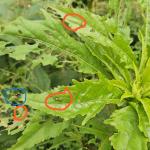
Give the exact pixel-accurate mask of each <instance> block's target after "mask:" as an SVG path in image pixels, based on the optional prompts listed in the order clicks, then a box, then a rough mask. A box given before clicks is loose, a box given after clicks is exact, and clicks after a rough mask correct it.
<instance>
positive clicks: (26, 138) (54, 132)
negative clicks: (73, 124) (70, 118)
mask: <svg viewBox="0 0 150 150" xmlns="http://www.w3.org/2000/svg"><path fill="white" fill-rule="evenodd" d="M67 127H68V123H67V122H63V123H53V122H52V121H50V120H47V121H46V122H44V123H41V124H40V123H38V122H33V123H32V122H30V123H29V124H28V126H27V128H26V129H25V130H24V132H23V135H22V136H21V137H20V138H19V139H18V141H17V143H16V144H15V145H13V146H12V147H11V148H10V149H9V150H20V149H26V148H28V149H29V148H32V147H33V146H34V145H35V144H38V143H40V142H43V141H44V140H47V139H49V138H54V137H56V136H58V135H59V134H61V132H62V131H63V130H64V129H65V128H67Z"/></svg>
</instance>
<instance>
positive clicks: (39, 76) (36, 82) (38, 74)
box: [27, 66, 50, 92]
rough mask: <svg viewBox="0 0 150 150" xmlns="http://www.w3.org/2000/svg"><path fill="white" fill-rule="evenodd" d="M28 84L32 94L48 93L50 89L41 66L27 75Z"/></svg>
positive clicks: (48, 80)
mask: <svg viewBox="0 0 150 150" xmlns="http://www.w3.org/2000/svg"><path fill="white" fill-rule="evenodd" d="M27 82H28V84H29V85H30V89H31V90H32V91H34V92H42V91H48V90H49V88H50V79H49V77H48V75H47V73H46V72H45V70H44V69H43V68H42V67H41V66H37V67H35V68H34V69H33V71H32V72H30V74H29V78H28V81H27Z"/></svg>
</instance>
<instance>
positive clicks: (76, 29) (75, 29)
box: [62, 13, 87, 32]
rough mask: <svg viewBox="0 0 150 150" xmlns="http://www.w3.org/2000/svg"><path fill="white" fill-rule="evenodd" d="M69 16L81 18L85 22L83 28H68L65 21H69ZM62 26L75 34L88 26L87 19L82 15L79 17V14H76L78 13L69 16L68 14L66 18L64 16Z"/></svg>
mask: <svg viewBox="0 0 150 150" xmlns="http://www.w3.org/2000/svg"><path fill="white" fill-rule="evenodd" d="M69 16H73V17H74V16H77V17H78V18H80V19H81V20H83V22H82V25H81V26H79V27H76V28H74V29H73V28H71V27H69V26H67V24H66V23H65V20H66V19H67V17H69ZM62 24H63V26H64V27H65V28H66V29H67V30H70V31H73V32H76V31H78V30H79V29H81V28H85V27H86V24H87V21H86V19H85V18H84V17H83V16H81V15H79V14H76V13H69V14H66V15H65V16H64V18H63V20H62Z"/></svg>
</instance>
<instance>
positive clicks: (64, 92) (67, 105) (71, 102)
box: [45, 87, 73, 111]
mask: <svg viewBox="0 0 150 150" xmlns="http://www.w3.org/2000/svg"><path fill="white" fill-rule="evenodd" d="M67 93H68V94H69V96H70V101H69V103H67V104H66V105H65V106H64V107H62V108H55V107H52V106H50V105H49V104H48V99H49V98H51V97H53V96H56V95H62V94H67ZM72 104H73V95H72V93H71V92H70V90H69V89H68V87H66V88H65V89H64V91H62V92H56V93H52V94H49V95H47V96H46V98H45V105H46V107H47V108H49V109H51V110H54V111H55V110H58V111H64V110H66V109H67V108H68V107H69V106H71V105H72Z"/></svg>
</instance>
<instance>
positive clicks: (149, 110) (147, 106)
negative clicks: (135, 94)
mask: <svg viewBox="0 0 150 150" xmlns="http://www.w3.org/2000/svg"><path fill="white" fill-rule="evenodd" d="M140 101H141V103H142V105H143V107H144V110H145V112H146V114H147V116H148V119H149V123H150V99H149V98H142V99H140Z"/></svg>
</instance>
